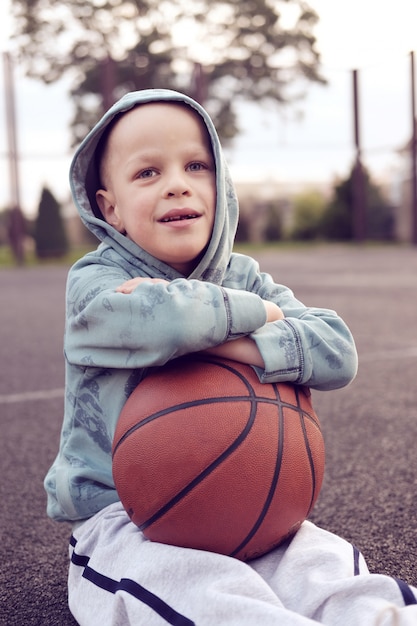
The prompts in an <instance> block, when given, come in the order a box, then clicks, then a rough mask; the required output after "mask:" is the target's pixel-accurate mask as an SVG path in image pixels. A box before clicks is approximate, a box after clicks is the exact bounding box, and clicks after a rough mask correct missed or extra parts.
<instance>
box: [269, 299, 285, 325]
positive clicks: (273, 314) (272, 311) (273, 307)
mask: <svg viewBox="0 0 417 626" xmlns="http://www.w3.org/2000/svg"><path fill="white" fill-rule="evenodd" d="M264 305H265V310H266V321H267V323H268V322H276V321H277V320H283V319H284V317H285V315H284V313H283V312H282V310H281V309H280V307H279V306H278V305H277V304H275V303H274V302H270V301H269V300H264Z"/></svg>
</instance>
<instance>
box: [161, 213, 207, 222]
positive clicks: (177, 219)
mask: <svg viewBox="0 0 417 626" xmlns="http://www.w3.org/2000/svg"><path fill="white" fill-rule="evenodd" d="M196 217H198V215H195V214H192V215H176V216H174V217H163V218H162V219H161V222H180V221H182V220H194V219H195V218H196Z"/></svg>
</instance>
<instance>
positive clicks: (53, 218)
mask: <svg viewBox="0 0 417 626" xmlns="http://www.w3.org/2000/svg"><path fill="white" fill-rule="evenodd" d="M34 239H35V248H36V255H37V256H38V257H39V258H40V259H46V258H53V257H61V256H63V255H64V254H65V253H66V252H67V251H68V239H67V234H66V231H65V224H64V221H63V219H62V216H61V206H60V204H59V203H58V202H57V200H56V199H55V196H54V195H53V194H52V193H51V192H50V191H49V189H47V188H46V187H44V188H43V189H42V194H41V199H40V202H39V209H38V216H37V218H36V221H35V227H34Z"/></svg>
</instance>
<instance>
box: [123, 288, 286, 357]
mask: <svg viewBox="0 0 417 626" xmlns="http://www.w3.org/2000/svg"><path fill="white" fill-rule="evenodd" d="M143 282H147V283H167V284H168V281H166V280H164V279H162V278H145V277H141V276H138V277H136V278H132V279H130V280H128V281H126V282H124V283H122V284H121V285H119V287H117V289H116V291H117V292H118V293H124V294H130V293H132V291H133V290H134V289H136V287H138V285H140V284H141V283H143ZM263 302H264V306H265V312H266V317H267V319H266V323H267V324H268V323H270V322H275V321H277V320H281V319H283V318H284V314H283V312H282V310H281V309H280V307H279V306H278V305H276V304H275V303H274V302H269V301H268V300H264V301H263ZM205 352H206V353H207V354H212V355H215V356H219V357H223V358H226V359H232V360H233V361H239V362H240V363H247V364H249V365H256V366H258V367H264V365H265V364H264V361H263V359H262V356H261V353H260V352H259V350H258V347H257V345H256V343H255V342H254V341H253V340H252V339H251V338H250V337H241V338H239V339H235V340H233V341H226V342H225V343H223V344H221V345H219V346H215V347H214V348H210V349H207V350H205Z"/></svg>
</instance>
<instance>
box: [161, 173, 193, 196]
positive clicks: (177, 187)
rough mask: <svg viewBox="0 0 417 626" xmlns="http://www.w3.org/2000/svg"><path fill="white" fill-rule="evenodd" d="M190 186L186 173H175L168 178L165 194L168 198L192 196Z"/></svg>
mask: <svg viewBox="0 0 417 626" xmlns="http://www.w3.org/2000/svg"><path fill="white" fill-rule="evenodd" d="M190 191H191V190H190V185H189V183H188V180H187V176H186V173H185V172H183V171H174V172H172V173H170V175H169V177H168V178H167V182H166V187H165V193H166V195H167V196H169V197H172V196H187V195H189V194H190Z"/></svg>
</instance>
